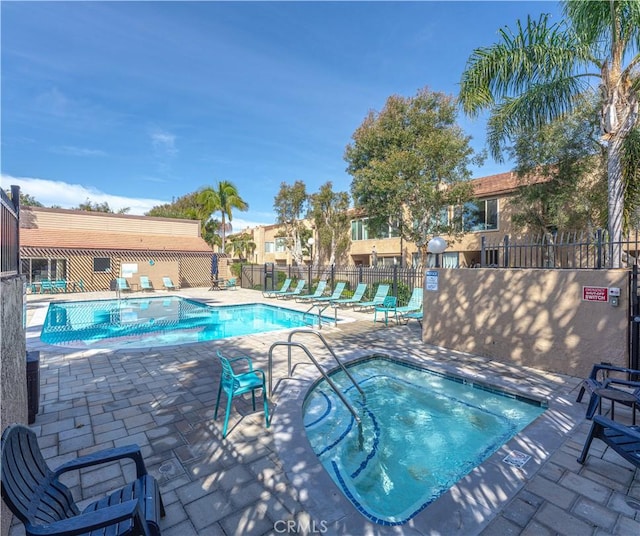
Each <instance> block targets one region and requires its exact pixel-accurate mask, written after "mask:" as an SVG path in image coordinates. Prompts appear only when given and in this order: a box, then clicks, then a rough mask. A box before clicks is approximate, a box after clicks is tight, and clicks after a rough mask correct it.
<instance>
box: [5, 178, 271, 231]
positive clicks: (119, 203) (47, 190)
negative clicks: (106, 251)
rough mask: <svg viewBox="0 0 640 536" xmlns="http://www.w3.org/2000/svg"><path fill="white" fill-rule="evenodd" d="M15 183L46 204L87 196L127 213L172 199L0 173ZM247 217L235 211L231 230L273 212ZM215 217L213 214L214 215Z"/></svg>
mask: <svg viewBox="0 0 640 536" xmlns="http://www.w3.org/2000/svg"><path fill="white" fill-rule="evenodd" d="M12 184H15V185H16V186H20V191H21V192H22V193H23V194H29V195H30V196H31V197H33V198H34V199H35V200H36V201H38V202H40V203H42V204H43V205H44V206H45V207H50V206H52V205H55V206H59V207H61V208H73V207H77V206H78V205H79V204H80V203H84V202H85V201H86V200H87V198H88V199H89V200H91V202H92V203H94V204H96V203H105V202H106V203H108V204H109V207H110V208H111V209H112V210H113V211H114V212H117V211H118V210H120V209H122V208H126V207H129V212H127V214H133V215H138V216H140V215H143V214H144V213H145V212H149V210H151V209H152V208H153V207H155V206H158V205H164V204H166V203H171V201H172V200H171V199H149V198H137V197H125V196H121V195H112V194H108V193H105V192H102V191H100V190H98V189H96V188H91V187H86V186H82V185H81V184H69V183H67V182H63V181H52V180H47V179H38V178H33V177H14V176H12V175H5V174H0V187H2V189H3V190H8V189H9V187H10V186H11V185H12ZM242 215H243V216H247V218H246V219H245V218H242V217H237V215H235V214H234V218H233V221H232V222H231V223H232V225H233V231H232V232H235V233H237V232H240V231H244V230H245V229H246V228H247V227H257V226H258V225H270V224H272V223H274V222H275V215H274V214H264V213H258V214H255V215H254V217H251V216H252V215H251V214H244V213H243V214H242ZM214 217H215V216H214Z"/></svg>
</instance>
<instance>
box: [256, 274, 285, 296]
mask: <svg viewBox="0 0 640 536" xmlns="http://www.w3.org/2000/svg"><path fill="white" fill-rule="evenodd" d="M290 286H291V278H287V279H285V280H284V283H282V286H281V287H280V289H279V290H265V291H263V292H262V296H264V297H265V298H275V297H277V296H278V294H284V293H285V292H288V291H289V287H290Z"/></svg>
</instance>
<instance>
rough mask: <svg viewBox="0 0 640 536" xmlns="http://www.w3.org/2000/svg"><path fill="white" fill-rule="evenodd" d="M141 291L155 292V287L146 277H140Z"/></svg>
mask: <svg viewBox="0 0 640 536" xmlns="http://www.w3.org/2000/svg"><path fill="white" fill-rule="evenodd" d="M140 290H150V291H152V292H153V290H154V289H153V285H152V284H151V281H150V280H149V278H148V277H147V276H146V275H141V276H140Z"/></svg>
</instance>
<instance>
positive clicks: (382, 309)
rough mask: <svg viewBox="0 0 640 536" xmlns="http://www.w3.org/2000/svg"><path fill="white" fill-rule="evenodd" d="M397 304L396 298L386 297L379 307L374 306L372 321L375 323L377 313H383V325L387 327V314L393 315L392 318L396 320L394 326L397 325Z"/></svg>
mask: <svg viewBox="0 0 640 536" xmlns="http://www.w3.org/2000/svg"><path fill="white" fill-rule="evenodd" d="M397 302H398V298H396V297H395V296H386V297H385V299H384V301H383V302H382V304H381V305H376V306H375V310H374V313H373V321H374V322H377V320H378V313H384V325H385V326H388V325H389V314H390V313H393V317H394V318H395V319H396V324H397V323H398V313H397V310H398V309H397V307H396V304H397Z"/></svg>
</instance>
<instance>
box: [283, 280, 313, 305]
mask: <svg viewBox="0 0 640 536" xmlns="http://www.w3.org/2000/svg"><path fill="white" fill-rule="evenodd" d="M306 284H307V282H306V281H305V280H304V279H298V283H297V284H296V288H294V289H293V290H292V291H289V292H283V293H282V294H278V295H277V296H276V298H277V299H279V300H288V299H289V298H294V297H296V296H298V295H300V294H301V293H302V289H304V287H305V286H306Z"/></svg>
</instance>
